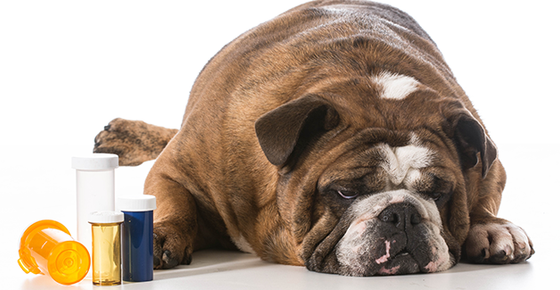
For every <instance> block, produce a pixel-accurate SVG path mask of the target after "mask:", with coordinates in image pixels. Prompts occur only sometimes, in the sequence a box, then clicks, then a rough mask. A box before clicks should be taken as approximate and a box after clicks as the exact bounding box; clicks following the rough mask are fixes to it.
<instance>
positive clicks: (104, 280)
mask: <svg viewBox="0 0 560 290" xmlns="http://www.w3.org/2000/svg"><path fill="white" fill-rule="evenodd" d="M123 220H124V215H123V213H121V212H113V211H98V212H93V213H91V214H90V216H89V223H90V224H91V237H92V255H91V256H92V259H91V260H92V282H93V285H96V286H114V285H120V284H121V281H122V280H121V224H122V222H123Z"/></svg>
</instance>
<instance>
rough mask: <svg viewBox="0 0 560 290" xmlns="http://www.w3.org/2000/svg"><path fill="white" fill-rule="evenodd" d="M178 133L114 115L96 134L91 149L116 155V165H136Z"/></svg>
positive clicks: (153, 155)
mask: <svg viewBox="0 0 560 290" xmlns="http://www.w3.org/2000/svg"><path fill="white" fill-rule="evenodd" d="M177 132H178V130H177V129H168V128H164V127H159V126H155V125H150V124H147V123H145V122H142V121H131V120H125V119H120V118H117V119H114V120H113V121H111V122H110V123H109V125H107V126H105V129H104V130H103V131H101V132H99V134H97V136H96V137H95V146H94V148H93V152H94V153H113V154H117V155H118V156H119V165H121V166H136V165H140V164H142V163H143V162H145V161H149V160H153V159H156V158H157V157H158V155H159V154H160V153H161V152H162V151H163V149H164V148H165V146H167V143H168V142H169V141H170V140H171V139H172V138H173V136H175V134H177Z"/></svg>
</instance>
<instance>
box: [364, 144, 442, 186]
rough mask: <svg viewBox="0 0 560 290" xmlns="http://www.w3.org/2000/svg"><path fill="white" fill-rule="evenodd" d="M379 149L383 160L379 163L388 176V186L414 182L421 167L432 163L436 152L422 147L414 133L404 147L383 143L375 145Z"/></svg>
mask: <svg viewBox="0 0 560 290" xmlns="http://www.w3.org/2000/svg"><path fill="white" fill-rule="evenodd" d="M374 149H376V150H379V153H380V154H381V157H382V160H381V162H380V164H379V166H380V167H381V168H383V169H384V170H385V172H386V173H387V177H388V181H389V183H388V186H389V187H393V186H399V185H401V184H403V183H405V185H408V186H410V185H411V184H407V183H410V182H413V181H414V180H415V179H416V178H417V177H418V174H419V171H418V170H419V169H422V168H424V167H427V166H429V165H430V164H431V161H432V158H433V156H434V153H433V152H432V151H431V150H430V149H428V148H426V147H422V146H421V145H420V144H419V142H418V139H417V137H416V135H414V134H412V137H411V144H409V145H407V146H402V147H391V146H389V145H388V144H385V143H381V144H378V145H377V146H375V147H374Z"/></svg>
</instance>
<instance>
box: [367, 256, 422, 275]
mask: <svg viewBox="0 0 560 290" xmlns="http://www.w3.org/2000/svg"><path fill="white" fill-rule="evenodd" d="M419 272H420V266H419V265H418V262H416V260H415V259H414V258H413V256H412V255H411V254H410V253H408V252H402V253H400V254H398V255H396V256H395V257H394V258H393V259H391V260H389V261H387V262H386V263H385V264H383V265H381V268H380V269H379V270H378V271H377V272H376V273H375V274H374V275H401V274H415V273H419Z"/></svg>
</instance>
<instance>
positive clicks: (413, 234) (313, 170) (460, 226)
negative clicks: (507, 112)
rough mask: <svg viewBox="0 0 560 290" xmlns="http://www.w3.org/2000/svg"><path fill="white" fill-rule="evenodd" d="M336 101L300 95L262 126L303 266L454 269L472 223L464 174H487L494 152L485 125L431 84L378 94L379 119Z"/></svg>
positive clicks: (349, 270)
mask: <svg viewBox="0 0 560 290" xmlns="http://www.w3.org/2000/svg"><path fill="white" fill-rule="evenodd" d="M370 98H376V97H375V96H370ZM339 99H344V98H342V97H340V95H338V94H331V93H329V94H324V95H309V96H304V97H302V98H299V99H297V100H295V101H292V102H290V103H288V104H285V105H283V106H281V107H279V108H277V109H276V110H273V111H271V112H269V113H268V114H266V115H264V116H263V117H261V118H260V119H259V120H258V121H257V124H256V132H257V136H258V137H259V142H260V144H261V147H262V149H263V151H264V153H265V155H266V156H267V158H268V159H269V161H270V162H271V163H273V164H275V165H278V166H279V173H280V174H281V180H280V183H279V186H278V190H277V193H278V202H279V208H280V214H281V215H282V218H283V219H284V220H286V221H287V223H289V224H290V225H291V227H292V230H293V232H294V235H295V237H296V240H297V242H298V243H300V244H301V252H300V255H301V256H302V259H304V260H305V261H306V266H307V267H308V268H309V269H310V270H314V271H318V272H326V273H337V274H343V275H352V276H371V275H389V274H407V273H419V272H424V273H426V272H436V271H442V270H446V269H448V268H450V267H451V266H453V265H454V264H455V263H456V262H457V260H458V259H459V258H460V247H461V244H462V243H463V241H464V239H465V237H466V234H467V231H468V227H469V225H468V220H469V219H468V204H469V197H468V195H469V189H467V188H466V186H465V184H466V182H465V178H467V177H466V172H467V171H468V170H472V168H473V167H475V166H476V168H475V169H474V170H478V172H480V173H479V178H482V177H483V176H484V175H485V172H486V171H487V169H488V168H489V166H490V165H491V164H492V162H493V160H494V159H495V158H496V151H495V148H494V146H493V144H492V142H491V141H490V140H489V139H488V137H487V136H486V134H485V132H484V129H483V128H482V127H481V125H480V124H479V123H478V122H477V121H476V120H475V119H474V118H473V117H472V115H471V114H470V113H468V111H467V110H466V109H464V108H463V106H462V104H460V103H459V102H457V101H452V100H450V99H446V98H442V97H441V96H439V95H438V94H437V93H435V92H434V91H432V90H429V89H425V90H418V91H415V92H410V94H409V95H407V96H406V98H405V99H402V100H398V101H395V100H382V99H380V98H376V101H375V104H376V106H377V107H376V112H377V113H378V116H376V117H375V118H374V117H364V113H363V112H365V111H368V110H371V111H374V110H373V109H372V108H365V107H364V105H363V103H361V104H360V103H359V104H358V105H354V102H338V101H337V100H339ZM380 108H381V109H380ZM418 112H422V113H420V114H418ZM372 115H373V114H372ZM368 118H369V119H368ZM380 124H383V125H380Z"/></svg>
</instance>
